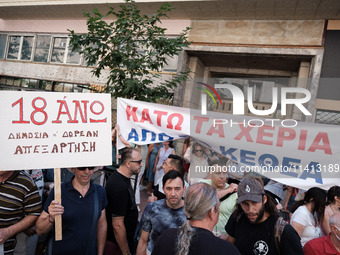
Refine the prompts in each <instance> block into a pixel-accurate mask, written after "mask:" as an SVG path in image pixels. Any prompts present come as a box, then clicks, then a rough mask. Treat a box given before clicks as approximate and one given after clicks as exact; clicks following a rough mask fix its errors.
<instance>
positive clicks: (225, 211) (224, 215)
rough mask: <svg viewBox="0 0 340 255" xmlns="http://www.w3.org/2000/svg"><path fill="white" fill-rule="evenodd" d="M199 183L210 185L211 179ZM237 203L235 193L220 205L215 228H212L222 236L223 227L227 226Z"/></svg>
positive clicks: (223, 232)
mask: <svg viewBox="0 0 340 255" xmlns="http://www.w3.org/2000/svg"><path fill="white" fill-rule="evenodd" d="M200 182H204V183H207V184H209V185H211V179H203V180H201V181H200ZM228 187H229V184H227V183H226V184H225V187H224V188H225V189H226V188H228ZM236 203H237V193H236V192H235V193H233V194H231V195H230V196H229V197H228V198H227V199H225V200H223V201H222V202H221V203H220V216H219V218H218V222H217V224H216V226H215V227H214V230H217V231H219V232H220V233H221V234H222V235H225V234H226V232H225V229H224V227H225V225H226V224H227V222H228V220H229V217H230V215H231V214H232V213H233V212H234V210H235V205H236Z"/></svg>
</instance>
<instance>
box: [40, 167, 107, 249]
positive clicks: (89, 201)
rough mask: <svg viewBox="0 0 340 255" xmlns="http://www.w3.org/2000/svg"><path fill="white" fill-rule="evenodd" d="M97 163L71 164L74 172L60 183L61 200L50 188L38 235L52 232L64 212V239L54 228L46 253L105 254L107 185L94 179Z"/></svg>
mask: <svg viewBox="0 0 340 255" xmlns="http://www.w3.org/2000/svg"><path fill="white" fill-rule="evenodd" d="M94 170H95V167H77V168H71V171H72V172H73V173H74V176H73V177H72V179H71V180H69V181H66V182H63V183H62V184H61V203H60V202H58V201H56V200H54V189H52V191H51V192H50V194H49V196H48V198H47V200H46V202H45V204H44V208H43V212H42V213H41V215H40V217H39V218H38V220H37V223H36V227H37V233H38V235H42V234H46V233H49V232H50V231H51V230H52V229H53V228H54V224H55V217H56V216H57V215H62V240H61V241H55V236H54V234H55V231H53V230H52V231H51V234H52V235H51V238H50V241H49V243H48V247H47V249H48V253H47V254H62V255H64V254H99V255H101V254H103V251H104V246H105V241H106V230H107V223H106V215H105V207H106V205H107V198H106V193H105V189H104V188H103V187H102V186H100V185H97V184H94V183H92V181H91V179H92V176H93V172H94Z"/></svg>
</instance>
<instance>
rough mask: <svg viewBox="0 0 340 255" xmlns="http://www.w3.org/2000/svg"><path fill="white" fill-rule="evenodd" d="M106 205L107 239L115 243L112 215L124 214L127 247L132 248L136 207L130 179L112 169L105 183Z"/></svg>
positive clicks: (136, 221)
mask: <svg viewBox="0 0 340 255" xmlns="http://www.w3.org/2000/svg"><path fill="white" fill-rule="evenodd" d="M106 195H107V199H108V206H107V209H106V218H107V222H108V228H107V240H109V241H111V242H114V243H117V241H116V239H115V236H114V233H113V227H112V217H121V216H124V226H125V229H126V237H127V241H128V244H129V248H130V249H131V250H133V238H134V234H135V231H136V227H137V223H138V209H137V205H136V202H135V195H134V192H133V189H132V186H131V183H130V179H129V178H127V177H125V176H124V175H122V174H120V173H119V172H118V171H114V172H113V173H112V174H111V175H110V178H109V179H108V181H107V183H106Z"/></svg>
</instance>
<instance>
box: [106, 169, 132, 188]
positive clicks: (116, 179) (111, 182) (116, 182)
mask: <svg viewBox="0 0 340 255" xmlns="http://www.w3.org/2000/svg"><path fill="white" fill-rule="evenodd" d="M125 182H126V180H125V177H124V176H123V175H121V174H120V173H118V172H117V171H116V170H115V171H113V172H112V174H111V175H110V177H109V179H108V180H107V183H106V189H110V190H117V189H125V188H126V187H127V185H126V183H125Z"/></svg>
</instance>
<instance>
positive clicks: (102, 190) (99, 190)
mask: <svg viewBox="0 0 340 255" xmlns="http://www.w3.org/2000/svg"><path fill="white" fill-rule="evenodd" d="M92 185H93V187H94V188H95V189H96V190H97V191H98V192H105V189H104V187H103V186H101V185H99V184H96V183H92Z"/></svg>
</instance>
